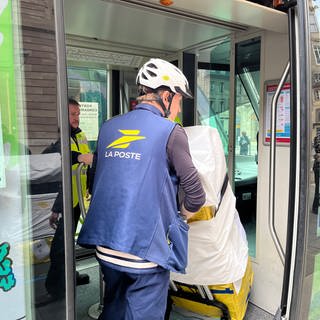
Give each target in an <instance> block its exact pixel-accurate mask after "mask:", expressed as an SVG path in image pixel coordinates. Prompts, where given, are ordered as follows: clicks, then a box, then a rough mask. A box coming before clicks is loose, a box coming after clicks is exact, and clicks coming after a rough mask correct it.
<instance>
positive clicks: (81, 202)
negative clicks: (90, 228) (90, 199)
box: [76, 162, 86, 220]
mask: <svg viewBox="0 0 320 320" xmlns="http://www.w3.org/2000/svg"><path fill="white" fill-rule="evenodd" d="M83 166H84V163H82V162H81V163H80V164H79V166H78V168H77V171H76V180H77V181H76V185H77V194H78V200H79V207H80V212H81V217H82V219H83V220H84V219H85V217H86V208H85V206H84V200H83V194H82V187H81V170H82V168H83Z"/></svg>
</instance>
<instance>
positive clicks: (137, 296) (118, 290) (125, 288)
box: [99, 261, 170, 320]
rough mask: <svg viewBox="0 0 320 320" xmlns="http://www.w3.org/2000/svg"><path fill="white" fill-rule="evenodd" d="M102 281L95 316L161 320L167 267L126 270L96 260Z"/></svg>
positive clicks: (117, 319)
mask: <svg viewBox="0 0 320 320" xmlns="http://www.w3.org/2000/svg"><path fill="white" fill-rule="evenodd" d="M99 262H100V265H101V271H102V273H103V278H104V282H105V294H104V307H103V312H102V313H101V315H100V317H99V320H163V319H164V317H165V312H166V305H167V296H168V289H169V277H170V273H169V271H168V270H164V269H163V271H162V272H156V273H142V274H137V273H130V272H123V271H119V270H115V269H112V268H110V267H109V266H107V265H106V264H105V263H103V261H99Z"/></svg>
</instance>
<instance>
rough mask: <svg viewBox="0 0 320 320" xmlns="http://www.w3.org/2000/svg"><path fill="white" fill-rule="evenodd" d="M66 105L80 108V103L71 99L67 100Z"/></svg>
mask: <svg viewBox="0 0 320 320" xmlns="http://www.w3.org/2000/svg"><path fill="white" fill-rule="evenodd" d="M68 104H72V105H73V106H80V103H79V102H78V101H77V100H75V99H72V98H69V99H68Z"/></svg>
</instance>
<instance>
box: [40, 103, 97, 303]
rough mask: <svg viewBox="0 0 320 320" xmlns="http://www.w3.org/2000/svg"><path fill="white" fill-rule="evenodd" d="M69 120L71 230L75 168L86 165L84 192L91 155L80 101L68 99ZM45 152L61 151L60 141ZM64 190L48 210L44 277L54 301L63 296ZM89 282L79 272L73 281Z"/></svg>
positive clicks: (77, 216)
mask: <svg viewBox="0 0 320 320" xmlns="http://www.w3.org/2000/svg"><path fill="white" fill-rule="evenodd" d="M68 107H69V123H70V147H71V164H72V204H73V218H74V220H73V221H74V231H76V229H77V224H78V222H79V219H80V207H79V198H78V193H77V186H76V170H77V168H78V166H79V164H80V163H84V164H85V166H84V167H83V169H82V172H81V187H82V194H83V195H85V194H86V192H87V168H88V166H89V165H91V164H92V159H93V154H92V153H91V152H90V149H89V146H88V141H87V138H86V136H85V134H84V132H83V131H81V129H80V128H79V116H80V104H79V103H78V102H77V101H76V100H74V99H69V104H68ZM48 149H49V150H48V151H47V152H60V151H61V145H60V140H59V141H58V142H57V143H56V144H55V145H54V147H53V148H51V149H54V150H51V149H50V147H49V148H48ZM62 200H63V192H62V190H61V191H60V192H59V193H58V196H57V198H56V200H55V203H54V205H53V207H52V209H51V211H52V213H51V216H50V218H49V223H50V226H51V227H52V228H54V229H56V232H55V235H54V238H53V241H52V244H51V251H50V259H51V261H50V262H51V264H50V268H49V271H48V274H47V279H46V283H45V285H46V289H47V291H48V294H49V296H50V298H52V299H53V300H56V299H57V298H61V297H64V295H65V270H64V230H63V229H64V228H63V218H60V219H59V215H60V213H63V201H62ZM87 283H89V276H88V275H87V274H79V272H76V284H77V285H82V284H87Z"/></svg>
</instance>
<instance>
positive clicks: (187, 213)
mask: <svg viewBox="0 0 320 320" xmlns="http://www.w3.org/2000/svg"><path fill="white" fill-rule="evenodd" d="M180 213H181V215H182V216H183V218H184V219H185V220H188V219H190V218H191V217H192V216H193V215H194V214H195V212H191V211H188V210H187V209H186V208H185V207H184V204H183V203H182V205H181V209H180Z"/></svg>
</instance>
